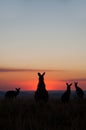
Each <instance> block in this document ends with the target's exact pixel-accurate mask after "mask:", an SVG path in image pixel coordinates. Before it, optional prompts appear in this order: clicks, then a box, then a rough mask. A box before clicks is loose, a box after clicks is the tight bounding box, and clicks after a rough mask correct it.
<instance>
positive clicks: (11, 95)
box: [5, 88, 20, 98]
mask: <svg viewBox="0 0 86 130" xmlns="http://www.w3.org/2000/svg"><path fill="white" fill-rule="evenodd" d="M19 92H20V88H16V91H13V90H10V91H7V92H6V93H5V97H6V98H16V96H17V95H18V94H19Z"/></svg>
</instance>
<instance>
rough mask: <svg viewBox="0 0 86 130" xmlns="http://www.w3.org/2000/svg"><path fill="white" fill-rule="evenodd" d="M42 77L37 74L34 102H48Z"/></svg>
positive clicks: (42, 75)
mask: <svg viewBox="0 0 86 130" xmlns="http://www.w3.org/2000/svg"><path fill="white" fill-rule="evenodd" d="M44 75H45V72H44V73H43V74H40V73H38V76H39V82H38V86H37V90H36V91H35V100H36V102H47V101H48V91H47V90H46V87H45V83H44Z"/></svg>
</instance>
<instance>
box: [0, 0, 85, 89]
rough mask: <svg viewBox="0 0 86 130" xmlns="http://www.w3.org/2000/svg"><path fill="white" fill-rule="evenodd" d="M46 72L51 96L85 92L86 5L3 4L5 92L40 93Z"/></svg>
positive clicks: (0, 38)
mask: <svg viewBox="0 0 86 130" xmlns="http://www.w3.org/2000/svg"><path fill="white" fill-rule="evenodd" d="M44 71H45V72H46V74H45V83H46V88H47V89H48V90H62V89H66V84H65V83H66V82H68V83H71V82H74V81H78V82H79V86H80V87H81V88H83V89H86V0H50V1H49V0H43V1H42V0H3V1H0V90H7V89H14V88H15V87H21V89H22V90H36V87H37V83H38V76H37V73H38V72H41V73H42V72H44ZM72 89H75V88H74V84H73V85H72Z"/></svg>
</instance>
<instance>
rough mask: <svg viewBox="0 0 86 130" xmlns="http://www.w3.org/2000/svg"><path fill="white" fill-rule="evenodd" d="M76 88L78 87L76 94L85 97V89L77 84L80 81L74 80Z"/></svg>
mask: <svg viewBox="0 0 86 130" xmlns="http://www.w3.org/2000/svg"><path fill="white" fill-rule="evenodd" d="M74 84H75V88H76V94H77V96H78V97H79V98H83V96H84V91H83V90H82V89H81V88H80V87H79V86H78V85H77V84H78V82H74Z"/></svg>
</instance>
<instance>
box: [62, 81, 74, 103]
mask: <svg viewBox="0 0 86 130" xmlns="http://www.w3.org/2000/svg"><path fill="white" fill-rule="evenodd" d="M66 85H67V90H66V91H65V92H64V93H63V95H62V96H61V100H62V102H63V103H66V102H68V101H69V100H70V94H71V89H70V86H71V85H72V83H71V84H68V83H66Z"/></svg>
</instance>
